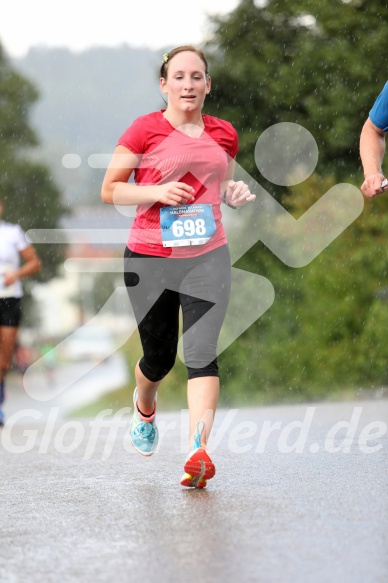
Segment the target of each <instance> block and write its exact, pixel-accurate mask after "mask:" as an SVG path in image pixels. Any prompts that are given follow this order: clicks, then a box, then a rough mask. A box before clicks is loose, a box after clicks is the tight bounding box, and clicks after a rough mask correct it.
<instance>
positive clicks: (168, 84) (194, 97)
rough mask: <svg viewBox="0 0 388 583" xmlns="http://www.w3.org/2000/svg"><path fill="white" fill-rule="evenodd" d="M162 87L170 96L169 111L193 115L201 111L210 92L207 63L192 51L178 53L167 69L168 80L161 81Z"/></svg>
mask: <svg viewBox="0 0 388 583" xmlns="http://www.w3.org/2000/svg"><path fill="white" fill-rule="evenodd" d="M160 87H161V90H162V91H163V93H164V94H165V95H168V107H169V109H171V108H172V109H177V110H179V111H180V112H185V113H191V112H194V111H195V110H197V109H199V110H201V108H202V105H203V102H204V101H205V97H206V95H207V94H208V93H209V91H210V77H206V73H205V63H204V62H203V61H202V59H201V58H200V57H199V56H198V55H197V54H196V53H193V52H192V51H184V52H182V53H178V54H177V55H175V57H173V58H172V59H171V61H170V62H169V64H168V68H167V79H163V77H162V78H161V79H160Z"/></svg>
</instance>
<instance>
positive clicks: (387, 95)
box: [369, 81, 388, 132]
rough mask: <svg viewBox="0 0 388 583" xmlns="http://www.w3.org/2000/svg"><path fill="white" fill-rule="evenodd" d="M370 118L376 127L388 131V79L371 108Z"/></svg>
mask: <svg viewBox="0 0 388 583" xmlns="http://www.w3.org/2000/svg"><path fill="white" fill-rule="evenodd" d="M369 119H370V120H371V122H372V123H373V124H374V125H375V126H376V127H378V128H380V129H381V130H383V131H384V132H388V81H387V82H386V84H385V85H384V88H383V90H382V92H381V93H380V95H379V96H378V98H377V99H376V101H375V104H374V106H373V107H372V109H371V110H370V112H369Z"/></svg>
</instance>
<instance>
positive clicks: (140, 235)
mask: <svg viewBox="0 0 388 583" xmlns="http://www.w3.org/2000/svg"><path fill="white" fill-rule="evenodd" d="M202 118H203V121H204V124H205V129H204V131H203V132H202V134H201V136H200V137H199V138H192V137H190V136H188V135H186V134H184V133H183V132H181V131H179V130H177V129H175V128H173V126H172V125H171V124H170V123H169V122H168V121H167V120H166V119H165V118H164V117H163V110H162V111H155V112H153V113H150V114H148V115H144V116H141V117H139V118H137V119H136V120H135V121H134V122H133V124H132V125H131V126H130V127H129V128H128V129H127V130H126V131H125V132H124V134H123V135H122V136H121V138H120V139H119V141H118V145H121V146H124V147H126V148H128V149H129V150H130V151H131V152H133V153H134V154H137V155H139V157H140V161H139V164H138V167H137V168H136V169H135V176H134V178H135V183H136V184H137V185H150V184H165V183H168V182H171V181H181V182H186V184H190V185H191V186H193V187H194V189H195V200H194V201H193V202H194V203H195V204H211V205H212V210H213V214H214V218H215V223H216V231H215V233H214V235H213V236H212V237H211V239H210V240H209V241H208V242H207V243H205V244H203V245H195V246H186V247H167V248H166V247H163V245H162V235H161V228H160V208H161V207H163V206H166V205H163V204H161V203H155V204H139V205H138V206H137V209H136V217H135V220H134V222H133V225H132V227H131V230H130V233H129V238H128V243H127V245H128V248H129V249H130V250H131V251H134V252H136V253H144V254H147V255H155V256H160V257H177V258H179V257H182V258H184V257H194V256H196V255H201V254H202V253H207V252H208V251H211V250H213V249H216V248H217V247H220V246H221V245H225V244H226V242H227V241H226V236H225V231H224V228H223V226H222V222H221V217H222V213H221V208H220V206H221V183H222V181H223V180H224V179H225V175H226V170H227V167H228V164H229V162H230V161H231V159H232V158H235V156H236V154H237V150H238V137H237V132H236V130H235V129H234V128H233V126H232V125H231V124H230V123H229V122H227V121H224V120H222V119H218V118H216V117H213V116H210V115H203V116H202ZM182 178H184V180H182Z"/></svg>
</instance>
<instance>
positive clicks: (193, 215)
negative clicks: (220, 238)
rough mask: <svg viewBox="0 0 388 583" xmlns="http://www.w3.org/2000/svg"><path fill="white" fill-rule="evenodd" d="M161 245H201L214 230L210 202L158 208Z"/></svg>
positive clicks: (214, 224) (214, 223) (214, 225)
mask: <svg viewBox="0 0 388 583" xmlns="http://www.w3.org/2000/svg"><path fill="white" fill-rule="evenodd" d="M160 228H161V231H162V244H163V247H185V246H188V245H203V244H204V243H207V242H208V241H209V239H210V238H211V237H212V236H213V235H214V233H215V232H216V222H215V219H214V215H213V209H212V205H211V204H187V205H183V206H180V207H176V206H167V207H163V208H161V209H160Z"/></svg>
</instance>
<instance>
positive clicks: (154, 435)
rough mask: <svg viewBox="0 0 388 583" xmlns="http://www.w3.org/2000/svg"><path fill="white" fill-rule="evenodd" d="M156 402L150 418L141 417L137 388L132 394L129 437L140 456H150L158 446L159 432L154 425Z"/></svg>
mask: <svg viewBox="0 0 388 583" xmlns="http://www.w3.org/2000/svg"><path fill="white" fill-rule="evenodd" d="M155 412H156V400H155V404H154V413H153V414H152V416H151V417H143V416H142V415H141V413H140V412H139V409H138V408H137V388H136V389H135V391H134V393H133V417H132V420H131V425H130V428H129V435H130V438H131V441H132V445H133V446H134V448H135V449H136V450H137V451H138V452H139V453H141V455H152V454H153V453H154V452H155V450H156V447H157V445H158V439H159V432H158V428H157V427H156V424H155Z"/></svg>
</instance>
